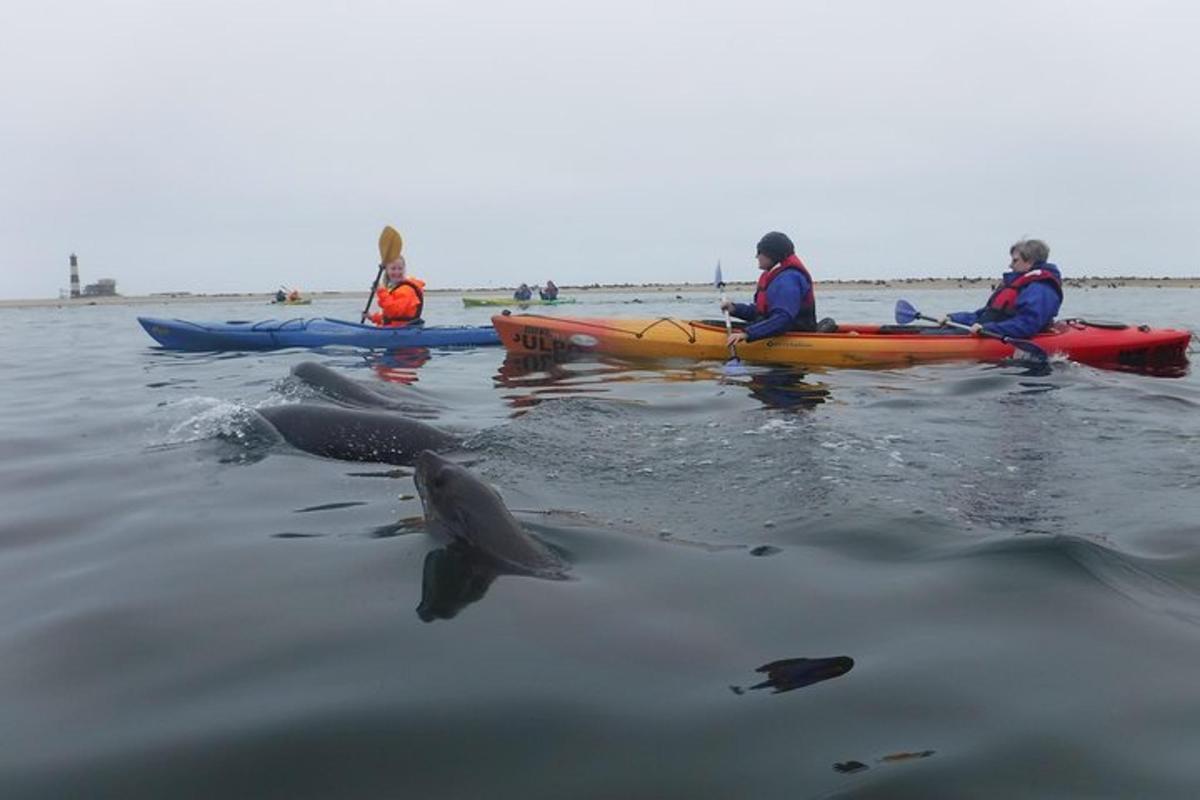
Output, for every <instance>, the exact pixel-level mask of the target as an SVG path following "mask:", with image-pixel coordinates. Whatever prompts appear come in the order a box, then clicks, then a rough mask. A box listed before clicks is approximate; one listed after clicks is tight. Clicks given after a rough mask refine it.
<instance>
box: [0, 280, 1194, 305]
mask: <svg viewBox="0 0 1200 800" xmlns="http://www.w3.org/2000/svg"><path fill="white" fill-rule="evenodd" d="M994 283H995V279H994V278H965V277H964V278H899V279H891V280H857V281H822V280H818V281H817V289H818V291H821V292H825V291H847V290H857V291H901V290H904V289H969V288H972V287H979V289H980V290H981V291H983V290H986V289H990V288H991V287H992V286H993V285H994ZM1064 283H1065V285H1066V288H1067V289H1068V290H1070V289H1123V288H1143V289H1200V277H1197V278H1132V277H1117V278H1106V277H1088V278H1068V279H1067V280H1066V281H1064ZM514 288H515V287H514ZM753 289H754V284H753V283H751V282H748V281H731V282H730V283H728V284H726V290H727V291H728V292H738V293H745V292H752V291H753ZM559 290H560V291H561V293H562V295H563V296H564V297H570V296H574V297H577V298H578V299H580V300H584V299H586V295H587V293H589V292H605V293H613V292H628V293H630V294H665V293H675V294H685V293H696V292H711V291H713V287H712V285H711V284H707V283H704V284H696V283H649V284H590V285H587V286H560V287H559ZM426 291H427V292H428V293H429V294H431V295H439V294H449V295H469V296H472V297H497V298H507V297H511V296H512V291H513V289H511V288H495V287H488V288H468V289H427V290H426ZM366 295H367V293H366V292H363V291H357V292H347V291H337V292H306V293H305V294H304V297H305V298H308V299H312V300H314V301H319V300H346V299H352V298H364V299H365V298H366ZM272 299H274V293H258V292H252V293H244V294H239V293H215V294H202V293H193V292H162V293H158V294H151V295H114V296H111V297H78V298H74V299H71V298H60V297H54V298H30V299H18V300H0V308H62V307H67V306H95V305H173V304H177V303H229V302H247V303H251V302H254V303H264V304H270V302H271V300H272ZM304 307H305V306H295V308H297V309H299V308H304Z"/></svg>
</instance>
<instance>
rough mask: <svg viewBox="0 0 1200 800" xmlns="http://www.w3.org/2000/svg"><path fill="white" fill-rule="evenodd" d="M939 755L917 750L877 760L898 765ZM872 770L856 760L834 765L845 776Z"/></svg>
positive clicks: (929, 751)
mask: <svg viewBox="0 0 1200 800" xmlns="http://www.w3.org/2000/svg"><path fill="white" fill-rule="evenodd" d="M935 753H937V751H936V750H915V751H912V752H900V753H888V754H887V755H885V756H880V757H879V758H877V759H875V761H876V763H878V764H897V763H900V762H902V761H915V760H918V759H922V758H929V757H930V756H932V755H934V754H935ZM868 769H870V767H869V766H867V765H866V764H864V763H863V762H861V761H858V760H856V759H850V760H849V761H839V762H837V763H836V764H834V765H833V771H834V772H841V773H843V774H845V775H852V774H854V773H855V772H865V771H866V770H868Z"/></svg>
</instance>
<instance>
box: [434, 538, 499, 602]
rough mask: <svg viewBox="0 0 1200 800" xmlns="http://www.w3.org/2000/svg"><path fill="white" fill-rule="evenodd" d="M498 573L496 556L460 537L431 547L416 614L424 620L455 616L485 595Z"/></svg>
mask: <svg viewBox="0 0 1200 800" xmlns="http://www.w3.org/2000/svg"><path fill="white" fill-rule="evenodd" d="M499 574H500V571H499V570H498V569H497V568H496V563H495V561H494V560H493V559H491V558H489V557H488V556H487V554H486V553H483V552H481V551H479V550H477V549H476V548H474V547H471V546H469V545H467V544H464V543H463V542H461V541H457V540H456V541H453V542H451V543H450V544H448V545H446V546H445V547H439V548H437V549H436V550H431V551H430V552H429V553H428V554H427V555H426V556H425V567H424V570H423V571H422V573H421V602H420V604H418V605H417V616H418V617H420V618H421V621H422V622H432V621H433V620H435V619H453V618H454V617H455V616H456V615H457V614H458V612H459V611H462V610H463V609H464V608H465V607H466V606H468V605H470V604H471V603H474V602H475V601H477V600H479V599H480V598H482V597H483V595H484V594H485V593H486V592H487V590H488V587H489V586H491V585H492V581H494V580H495V579H496V576H497V575H499Z"/></svg>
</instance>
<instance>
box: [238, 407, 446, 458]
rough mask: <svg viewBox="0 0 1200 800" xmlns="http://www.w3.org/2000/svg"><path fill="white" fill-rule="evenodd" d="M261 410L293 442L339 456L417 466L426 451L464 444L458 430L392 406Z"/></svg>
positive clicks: (318, 452) (320, 453) (310, 450)
mask: <svg viewBox="0 0 1200 800" xmlns="http://www.w3.org/2000/svg"><path fill="white" fill-rule="evenodd" d="M258 413H259V414H260V415H261V416H262V417H264V418H265V419H266V420H267V421H268V422H269V423H271V426H272V427H273V428H274V429H275V430H276V431H278V433H279V435H280V436H282V437H283V439H284V441H286V442H287V443H288V444H290V445H291V446H292V447H295V448H297V449H299V450H303V451H304V452H306V453H312V454H313V455H317V456H324V457H325V458H336V459H338V460H339V461H365V462H371V463H378V464H397V465H400V466H412V464H413V463H414V461H415V460H416V458H417V455H418V454H419V453H421V452H422V451H433V450H452V449H453V448H454V447H456V446H457V445H458V443H459V442H458V438H457V437H456V436H454V435H453V434H450V433H447V432H446V431H443V430H440V429H438V428H435V427H433V426H432V425H427V424H425V423H424V422H418V421H417V420H413V419H407V418H405V417H402V416H400V415H399V414H395V413H389V412H387V411H368V410H366V409H353V408H340V407H337V406H326V405H316V404H312V403H293V404H290V405H283V406H268V407H266V408H260V409H258Z"/></svg>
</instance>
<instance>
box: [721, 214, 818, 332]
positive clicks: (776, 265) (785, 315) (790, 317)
mask: <svg viewBox="0 0 1200 800" xmlns="http://www.w3.org/2000/svg"><path fill="white" fill-rule="evenodd" d="M757 257H758V268H759V269H760V270H762V274H760V275H759V276H758V286H757V288H755V290H754V302H753V303H734V302H732V301H730V300H726V301H725V302H723V303H722V304H721V310H722V311H728V312H729V313H731V314H733V316H735V317H737V318H738V319H744V320H746V321H747V322H749V323H750V324H749V325H747V326H746V328H745V330H744V331H734V332H733V333H731V334H729V338H728V345H729V346H730V347H734V346H736V345H737V344H738V343H739V342H753V341H757V340H759V339H768V338H770V337H772V336H779V335H780V334H782V333H787V332H788V331H815V330H816V329H817V303H816V298H815V295H814V293H813V279H812V276H811V275H809V274H808V269H807V268H805V266H804V263H803V262H802V261H801V260H800V259H799V258H798V257H797V256H796V248H795V246H794V245H793V244H792V240H791V239H789V238H788V237H787V236H786V235H785V234H782V233H780V232H779V231H771V232H770V233H768V234H766V235H765V236H763V237H762V239H760V240H759V241H758V248H757Z"/></svg>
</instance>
